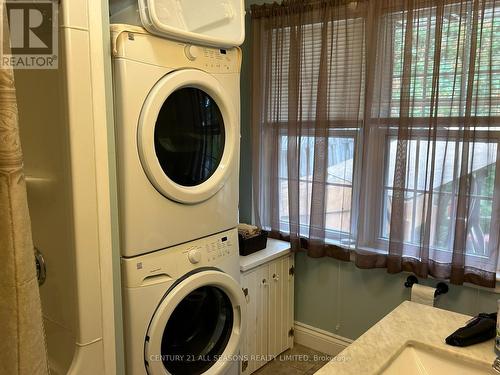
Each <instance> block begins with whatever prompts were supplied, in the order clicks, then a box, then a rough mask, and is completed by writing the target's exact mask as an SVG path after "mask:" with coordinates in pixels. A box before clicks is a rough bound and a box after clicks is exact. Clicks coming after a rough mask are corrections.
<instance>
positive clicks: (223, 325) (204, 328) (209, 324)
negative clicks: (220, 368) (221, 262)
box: [161, 286, 233, 375]
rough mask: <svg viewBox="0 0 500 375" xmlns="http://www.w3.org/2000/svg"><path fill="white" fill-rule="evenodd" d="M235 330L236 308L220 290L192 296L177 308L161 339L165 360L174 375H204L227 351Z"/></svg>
mask: <svg viewBox="0 0 500 375" xmlns="http://www.w3.org/2000/svg"><path fill="white" fill-rule="evenodd" d="M232 330H233V306H232V304H231V301H230V299H229V298H228V296H227V295H226V294H225V293H224V291H222V290H221V289H219V288H217V287H212V286H203V287H201V288H198V289H196V290H194V291H193V292H191V293H189V294H188V295H187V296H186V298H184V299H183V300H182V301H181V303H180V304H179V305H178V306H177V307H176V308H175V310H174V312H173V313H172V315H171V316H170V319H169V320H168V322H167V326H166V327H165V331H164V333H163V337H162V340H161V358H162V361H163V365H164V366H165V368H166V369H167V371H168V372H169V373H170V374H186V375H188V374H193V375H194V374H202V373H204V372H205V371H206V370H207V369H209V368H210V367H211V366H212V365H213V364H214V363H215V362H217V360H218V358H219V357H220V356H221V354H222V353H223V352H224V350H225V349H226V346H227V343H228V341H229V338H230V337H231V332H232Z"/></svg>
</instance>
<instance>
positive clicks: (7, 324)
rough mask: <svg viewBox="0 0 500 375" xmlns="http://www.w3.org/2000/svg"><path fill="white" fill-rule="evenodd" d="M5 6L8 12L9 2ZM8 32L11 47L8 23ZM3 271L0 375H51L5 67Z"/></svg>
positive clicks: (0, 79)
mask: <svg viewBox="0 0 500 375" xmlns="http://www.w3.org/2000/svg"><path fill="white" fill-rule="evenodd" d="M0 5H1V7H2V12H4V2H3V1H2V3H1V4H0ZM3 19H6V18H5V17H4V18H3ZM2 28H3V34H2V35H3V40H2V46H5V45H8V44H6V43H9V34H8V27H7V25H6V23H3V24H2ZM0 267H1V269H0V374H8V375H16V374H17V375H41V374H48V373H49V369H48V363H47V352H46V346H45V335H44V330H43V321H42V310H41V302H40V293H39V289H38V280H37V277H36V270H35V259H34V253H33V242H32V238H31V222H30V217H29V212H28V202H27V197H26V182H25V180H24V174H23V158H22V151H21V145H20V140H19V128H18V113H17V103H16V89H15V86H14V73H13V71H12V69H6V68H4V67H3V68H1V69H0Z"/></svg>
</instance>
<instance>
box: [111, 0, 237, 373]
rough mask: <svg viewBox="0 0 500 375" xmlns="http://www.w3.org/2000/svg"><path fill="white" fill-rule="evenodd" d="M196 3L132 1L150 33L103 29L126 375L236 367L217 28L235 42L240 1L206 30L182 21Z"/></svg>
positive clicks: (227, 81) (226, 109)
mask: <svg viewBox="0 0 500 375" xmlns="http://www.w3.org/2000/svg"><path fill="white" fill-rule="evenodd" d="M209 2H210V1H208V0H204V2H199V1H198V4H200V3H204V4H205V6H206V4H207V3H209ZM194 3H195V2H194V1H191V0H175V1H174V0H163V1H162V0H141V1H140V2H139V11H140V14H141V19H142V21H143V25H144V26H145V27H146V28H147V29H148V30H149V31H148V30H146V29H145V28H142V27H139V26H136V25H130V24H114V25H112V26H111V32H112V41H113V79H114V97H115V122H116V126H115V137H116V155H117V177H118V202H119V220H120V223H119V225H120V246H121V255H122V258H121V265H122V285H123V309H124V338H125V350H126V353H125V355H126V371H127V374H128V375H146V374H149V375H165V374H175V375H177V374H190V375H191V374H193V375H194V374H207V375H208V374H213V375H222V374H228V375H233V374H238V373H239V369H240V364H239V346H240V341H241V336H242V327H243V321H244V296H243V292H242V290H241V287H240V284H239V253H238V238H237V230H236V225H237V223H238V190H239V189H238V180H239V177H238V174H239V142H240V126H239V123H240V89H239V83H240V66H241V52H240V49H239V48H237V46H236V44H235V42H234V41H230V40H227V39H224V38H222V37H221V35H225V34H226V33H224V32H221V30H220V28H221V27H222V28H223V27H224V25H225V24H224V22H220V19H222V20H226V21H227V22H226V27H227V25H228V24H229V23H230V22H232V23H234V22H236V23H237V24H239V30H240V35H241V38H240V39H241V40H240V44H241V42H242V37H243V2H242V1H241V0H240V1H236V0H234V1H233V2H232V3H231V2H230V1H226V2H225V1H222V2H221V1H218V2H216V3H227V4H229V5H231V4H232V6H233V8H231V9H232V11H233V13H232V15H233V16H231V17H228V14H229V15H231V12H229V11H228V12H226V13H224V14H222V15H217V14H216V15H215V18H214V17H212V18H213V19H219V22H218V23H217V22H215V23H214V22H211V21H210V17H205V18H206V19H205V20H203V22H204V23H205V24H203V22H202V21H200V20H194V21H193V17H190V13H189V12H188V11H189V9H190V8H189V6H193V4H194ZM165 4H166V5H168V6H167V8H166V9H167V10H169V11H170V13H168V12H166V9H165V7H164V6H165ZM183 4H184V6H185V9H184V8H182V7H181V6H182V5H183ZM174 5H176V6H177V8H174ZM161 6H163V8H162V7H161ZM186 7H187V8H186ZM172 9H174V10H175V9H176V11H177V13H176V15H177V16H178V17H177V19H179V18H180V16H182V21H183V22H180V23H178V24H175V22H174V21H172V20H173V18H172V17H173V16H172V11H173V10H172ZM179 9H180V10H179ZM193 9H195V8H193ZM224 9H226V10H228V9H229V8H227V7H226V8H224ZM191 11H192V10H191ZM238 11H239V12H240V13H241V14H240V13H237V12H238ZM167 13H168V14H167ZM194 14H195V15H196V17H198V16H199V13H198V12H195V13H194ZM234 14H238V16H237V17H234ZM162 15H163V18H162V17H160V16H162ZM166 15H168V16H169V17H170V19H169V20H170V21H168V19H167V18H165V17H166ZM205 16H206V15H205ZM196 17H195V18H196ZM235 18H236V19H235ZM228 20H229V21H228ZM167 21H168V22H167ZM212 21H213V20H212ZM172 25H173V26H172ZM190 25H197V27H198V29H197V30H198V31H197V32H193V30H194V28H193V27H191V28H190ZM200 25H201V26H200ZM200 27H201V29H200ZM203 27H204V30H205V31H206V33H207V34H206V39H203V33H201V32H200V30H202V29H203ZM231 28H234V24H233V25H231ZM152 33H155V34H156V35H153V34H152ZM210 33H212V34H210ZM230 35H231V37H234V35H235V33H234V32H233V33H230ZM204 40H206V43H205V46H203V45H201V44H200V41H201V42H203V41H204ZM192 41H196V42H197V44H193V42H192ZM218 41H219V42H218ZM217 43H219V45H217ZM230 46H232V47H230Z"/></svg>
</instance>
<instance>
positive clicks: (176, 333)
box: [122, 229, 245, 375]
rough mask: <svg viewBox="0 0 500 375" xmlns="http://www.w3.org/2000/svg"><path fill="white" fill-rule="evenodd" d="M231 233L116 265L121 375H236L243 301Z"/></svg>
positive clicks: (236, 247)
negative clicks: (119, 273) (119, 278)
mask: <svg viewBox="0 0 500 375" xmlns="http://www.w3.org/2000/svg"><path fill="white" fill-rule="evenodd" d="M237 244H238V236H237V230H236V229H233V230H231V231H228V232H223V233H220V234H217V235H213V236H209V237H205V238H202V239H199V240H196V241H192V242H189V243H186V244H182V245H178V246H174V247H172V248H169V249H165V250H161V251H157V252H154V253H151V254H146V255H142V256H139V257H135V258H132V259H128V258H122V278H123V298H124V306H123V309H124V326H125V353H126V366H127V367H126V371H127V374H128V375H146V374H149V375H166V374H175V375H184V374H185V375H196V374H206V375H222V374H227V375H236V374H238V373H239V368H240V365H239V362H240V361H239V360H240V357H239V347H240V340H241V335H242V327H243V326H244V325H243V322H244V309H243V307H244V303H245V297H244V296H243V292H242V290H241V287H240V285H239V253H238V245H237Z"/></svg>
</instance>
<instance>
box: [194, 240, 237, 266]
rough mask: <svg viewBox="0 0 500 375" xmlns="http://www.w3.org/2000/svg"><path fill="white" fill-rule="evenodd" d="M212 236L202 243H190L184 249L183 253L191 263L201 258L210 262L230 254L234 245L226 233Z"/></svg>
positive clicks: (195, 262)
mask: <svg viewBox="0 0 500 375" xmlns="http://www.w3.org/2000/svg"><path fill="white" fill-rule="evenodd" d="M214 237H215V236H211V237H210V239H209V241H207V242H205V243H203V244H197V245H192V246H190V247H188V248H187V249H186V250H185V252H184V253H185V254H186V256H187V259H188V260H189V262H190V263H191V264H198V263H199V262H200V261H202V260H203V261H204V262H207V263H211V262H215V261H217V259H219V258H221V257H225V256H228V255H230V254H231V251H232V250H233V246H234V244H233V240H232V239H231V237H230V236H227V235H221V236H220V237H216V238H214ZM207 240H208V239H207Z"/></svg>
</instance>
